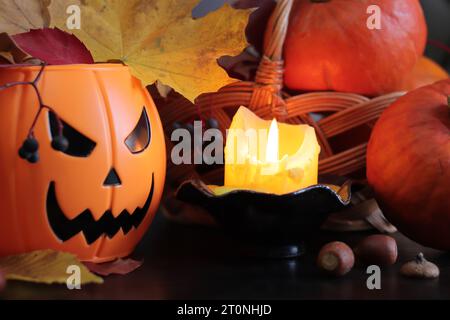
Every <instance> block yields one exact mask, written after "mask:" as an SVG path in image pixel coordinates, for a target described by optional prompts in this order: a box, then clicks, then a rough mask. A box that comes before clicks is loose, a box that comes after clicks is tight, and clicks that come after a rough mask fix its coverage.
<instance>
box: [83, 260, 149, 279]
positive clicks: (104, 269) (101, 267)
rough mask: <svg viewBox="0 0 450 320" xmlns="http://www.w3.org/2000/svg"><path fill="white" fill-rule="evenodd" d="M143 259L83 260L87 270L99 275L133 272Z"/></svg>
mask: <svg viewBox="0 0 450 320" xmlns="http://www.w3.org/2000/svg"><path fill="white" fill-rule="evenodd" d="M142 263H143V261H136V260H133V259H117V260H114V261H112V262H106V263H93V262H84V265H85V266H86V267H87V268H88V269H89V271H91V272H93V273H95V274H98V275H100V276H109V275H111V274H120V275H125V274H128V273H131V272H133V271H134V270H136V269H137V268H139V267H140V266H141V265H142Z"/></svg>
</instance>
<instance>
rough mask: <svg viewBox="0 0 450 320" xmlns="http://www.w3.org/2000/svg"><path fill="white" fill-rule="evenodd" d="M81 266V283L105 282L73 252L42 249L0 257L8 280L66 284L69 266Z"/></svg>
mask: <svg viewBox="0 0 450 320" xmlns="http://www.w3.org/2000/svg"><path fill="white" fill-rule="evenodd" d="M72 265H76V266H78V267H79V268H80V282H81V283H80V284H87V283H103V279H102V278H100V277H98V276H96V275H94V274H93V273H91V272H90V271H89V270H88V269H87V268H86V267H85V266H84V265H83V264H82V263H81V262H80V261H79V260H78V259H77V258H76V257H75V256H74V255H73V254H70V253H65V252H59V251H54V250H41V251H33V252H29V253H24V254H19V255H13V256H9V257H5V258H1V259H0V269H1V270H2V271H3V272H4V273H5V274H6V279H8V280H21V281H28V282H35V283H46V284H52V283H60V284H65V283H66V281H67V278H68V277H69V276H70V274H68V273H67V267H69V266H72Z"/></svg>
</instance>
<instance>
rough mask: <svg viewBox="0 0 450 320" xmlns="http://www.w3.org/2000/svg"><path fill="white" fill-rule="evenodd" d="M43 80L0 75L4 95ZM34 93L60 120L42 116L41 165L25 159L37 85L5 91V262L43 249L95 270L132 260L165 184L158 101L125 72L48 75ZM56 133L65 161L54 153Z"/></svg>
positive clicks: (37, 132) (50, 69)
mask: <svg viewBox="0 0 450 320" xmlns="http://www.w3.org/2000/svg"><path fill="white" fill-rule="evenodd" d="M39 70H40V67H39V66H36V67H32V66H28V67H23V66H22V67H20V66H13V67H8V68H2V69H0V85H3V84H6V83H11V82H15V81H33V80H34V79H35V77H36V76H37V74H38V72H39ZM37 89H38V91H39V93H40V95H41V97H42V102H43V103H44V104H45V105H47V106H49V107H51V108H52V110H53V111H52V112H50V111H47V110H45V111H44V112H42V113H41V114H40V116H39V117H38V118H37V122H36V125H35V127H34V130H33V132H34V133H33V135H34V137H35V138H36V139H37V140H38V141H39V157H40V159H39V161H37V162H36V163H30V162H28V161H24V160H22V159H20V157H19V155H18V150H19V149H20V148H21V144H22V142H23V141H24V140H25V139H26V138H27V134H28V131H29V129H30V126H31V125H32V122H33V119H34V117H35V115H36V113H37V111H38V108H39V102H38V98H37V95H36V92H35V91H34V90H33V88H32V86H30V85H18V86H14V87H11V88H8V89H5V90H2V91H0V105H1V106H2V108H0V122H1V125H0V136H1V137H2V138H1V139H0V181H1V184H0V194H1V202H0V256H2V255H9V254H15V253H20V252H27V251H32V250H37V249H46V248H48V249H55V250H61V251H67V252H72V253H74V254H76V255H78V257H79V258H80V259H82V260H87V261H94V262H103V261H109V260H113V259H115V258H118V257H123V256H127V255H129V254H130V253H131V252H132V250H133V249H134V247H135V246H136V244H137V243H138V241H139V240H140V239H141V238H142V236H143V235H144V233H145V231H146V230H147V228H148V227H149V225H150V222H151V221H152V219H153V216H154V213H155V211H156V210H157V207H158V204H159V201H160V198H161V193H162V189H163V184H164V179H165V165H166V160H165V154H166V153H165V144H164V136H163V129H162V125H161V122H160V119H159V116H158V113H157V111H156V108H155V105H154V103H153V100H152V99H151V97H150V95H149V94H148V92H147V91H146V90H145V88H143V87H142V85H141V83H140V81H139V80H138V79H136V78H134V77H133V76H132V75H131V74H130V71H129V69H128V67H126V66H122V65H118V64H96V65H94V64H93V65H62V66H47V67H46V68H45V69H44V71H43V73H42V76H41V78H40V79H39V81H38V82H37ZM58 119H60V121H59V120H58ZM57 120H58V121H57ZM58 132H62V133H63V134H64V136H65V137H66V139H67V142H68V147H67V148H65V149H64V152H62V151H57V150H55V149H54V147H53V148H52V142H54V141H55V138H56V137H58V134H59V133H58ZM31 162H35V161H31Z"/></svg>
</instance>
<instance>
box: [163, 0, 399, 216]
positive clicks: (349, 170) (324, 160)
mask: <svg viewBox="0 0 450 320" xmlns="http://www.w3.org/2000/svg"><path fill="white" fill-rule="evenodd" d="M292 4H293V0H279V1H278V3H277V5H276V7H275V9H274V11H273V13H272V16H271V18H270V19H269V21H268V25H267V29H266V37H267V39H268V41H267V42H266V44H265V47H264V56H263V58H262V60H261V62H260V64H259V67H258V70H257V73H256V78H255V81H254V82H246V81H238V82H235V83H232V84H230V85H228V86H226V87H223V88H222V89H220V90H219V91H218V92H215V93H208V94H204V95H202V96H200V97H199V98H198V99H197V100H196V104H195V105H193V104H191V103H190V102H189V101H187V100H185V99H181V98H180V99H175V100H174V101H171V102H169V103H167V104H165V105H164V106H163V107H160V109H159V111H160V115H161V119H162V122H163V125H164V128H165V130H166V143H167V150H168V154H169V157H168V159H170V152H171V147H172V146H173V144H172V143H171V141H170V135H171V133H172V128H173V123H174V122H180V121H181V122H182V121H192V119H193V118H196V117H198V116H199V115H202V116H204V117H213V118H215V119H217V121H218V123H219V128H220V130H222V131H223V133H225V130H226V129H227V128H229V126H230V124H231V119H232V117H233V115H234V113H235V111H236V110H237V109H238V107H239V106H241V105H243V106H247V107H248V108H250V109H251V110H253V112H255V113H256V114H258V115H259V116H260V117H262V118H265V119H272V118H277V120H280V121H283V122H286V123H291V124H303V123H305V124H308V125H311V126H313V127H314V128H315V129H316V134H317V136H318V139H319V143H320V145H321V150H322V151H321V158H320V163H319V174H321V175H323V174H331V175H339V176H349V175H352V174H355V173H358V172H359V173H361V172H364V168H365V164H366V158H365V157H366V147H367V139H368V135H367V134H366V135H365V136H364V137H359V139H358V137H357V136H356V135H358V133H359V132H358V131H356V132H352V130H355V128H361V127H365V128H366V129H367V130H366V132H367V131H369V133H370V129H371V127H372V126H373V124H374V123H375V122H376V120H377V119H378V117H379V116H380V115H381V113H382V112H383V110H384V109H385V108H386V107H387V106H389V105H390V104H392V103H393V102H394V101H395V100H396V99H397V98H398V97H400V96H401V95H402V94H403V93H401V92H398V93H391V94H387V95H384V96H379V97H376V98H373V99H370V98H367V97H365V96H361V95H358V94H352V93H340V92H317V93H304V94H299V95H295V96H291V95H289V94H287V93H286V92H284V91H283V66H284V63H283V60H282V50H283V43H284V39H285V37H286V32H287V28H288V22H289V15H290V12H291V8H292ZM313 113H314V115H321V116H320V117H317V116H313V115H312V114H313ZM343 134H344V135H345V134H347V136H346V139H349V138H348V137H349V136H351V137H353V138H354V139H352V140H355V141H357V144H356V145H353V146H351V147H349V148H344V149H342V148H340V149H341V150H338V151H335V150H334V149H333V147H332V143H331V142H330V141H331V140H332V139H333V138H335V137H337V136H339V135H343ZM349 134H350V135H349ZM223 175H224V172H223V167H220V166H215V167H210V168H205V167H204V166H203V167H198V166H194V165H179V166H176V165H174V164H173V163H172V162H171V161H170V160H169V162H168V176H167V184H166V185H167V188H166V192H165V197H164V202H163V208H164V209H165V210H164V211H165V213H166V215H167V216H168V217H170V218H171V219H175V220H178V221H183V222H194V223H208V224H209V223H211V220H210V218H209V216H208V215H206V214H205V213H204V212H202V210H201V209H200V208H193V207H190V206H189V205H187V204H184V203H180V202H179V201H177V200H175V199H174V197H173V192H174V190H175V189H176V188H177V186H178V185H179V184H180V183H181V182H182V181H185V180H186V179H190V178H201V179H202V180H203V181H205V182H207V183H211V184H222V183H223Z"/></svg>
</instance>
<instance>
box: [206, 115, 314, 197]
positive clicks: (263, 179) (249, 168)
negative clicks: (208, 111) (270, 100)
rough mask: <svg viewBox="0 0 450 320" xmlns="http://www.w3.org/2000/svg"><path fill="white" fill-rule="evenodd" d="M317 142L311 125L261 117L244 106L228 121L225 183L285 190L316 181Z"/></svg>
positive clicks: (235, 186) (231, 186) (276, 191)
mask: <svg viewBox="0 0 450 320" xmlns="http://www.w3.org/2000/svg"><path fill="white" fill-rule="evenodd" d="M319 153H320V146H319V144H318V142H317V138H316V134H315V131H314V128H312V127H310V126H308V125H290V124H284V123H277V121H276V120H275V119H274V120H271V121H270V120H269V121H267V120H263V119H261V118H259V117H258V116H256V115H255V114H254V113H253V112H251V111H250V110H249V109H247V108H245V107H241V108H239V110H238V111H237V113H236V114H235V116H234V118H233V121H232V123H231V126H230V129H229V132H228V136H227V143H226V146H225V186H224V187H215V188H214V190H215V193H217V194H221V193H225V192H229V191H231V190H234V189H246V190H255V191H259V192H267V193H274V194H285V193H290V192H293V191H297V190H300V189H302V188H306V187H308V186H311V185H314V184H317V177H318V162H319Z"/></svg>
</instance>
